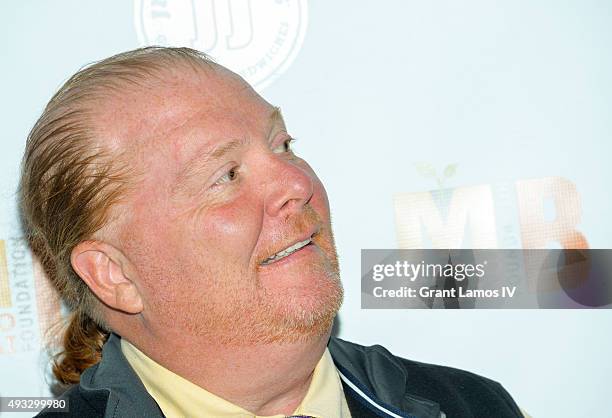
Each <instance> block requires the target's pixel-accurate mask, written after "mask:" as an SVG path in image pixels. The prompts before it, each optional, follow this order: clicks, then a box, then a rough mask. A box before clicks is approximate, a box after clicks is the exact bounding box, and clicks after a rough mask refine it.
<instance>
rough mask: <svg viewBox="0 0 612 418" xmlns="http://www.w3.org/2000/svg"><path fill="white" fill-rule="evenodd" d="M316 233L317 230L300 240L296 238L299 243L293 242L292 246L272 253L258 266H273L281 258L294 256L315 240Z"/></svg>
mask: <svg viewBox="0 0 612 418" xmlns="http://www.w3.org/2000/svg"><path fill="white" fill-rule="evenodd" d="M317 233H318V228H317V229H315V230H313V231H312V233H310V234H307V235H302V237H301V238H298V240H299V241H294V242H293V243H292V244H290V245H288V246H284V247H281V250H280V251H276V252H274V253H273V254H272V255H270V256H269V257H268V258H266V259H264V260H263V261H261V262H260V265H262V266H267V265H269V264H273V263H275V262H277V261H279V260H282V259H283V258H286V257H288V256H290V255H291V254H294V253H295V252H297V251H299V250H301V249H302V248H304V247H306V246H307V245H310V244H311V243H312V242H313V239H314V238H315V235H316V234H317Z"/></svg>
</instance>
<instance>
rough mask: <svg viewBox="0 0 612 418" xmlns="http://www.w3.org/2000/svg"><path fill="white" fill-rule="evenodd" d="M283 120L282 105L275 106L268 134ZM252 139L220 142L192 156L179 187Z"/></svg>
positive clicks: (181, 175)
mask: <svg viewBox="0 0 612 418" xmlns="http://www.w3.org/2000/svg"><path fill="white" fill-rule="evenodd" d="M282 121H283V116H282V113H281V110H280V107H274V109H273V110H272V112H271V113H270V116H269V122H268V123H269V125H270V131H269V132H268V136H270V135H271V134H272V130H273V129H274V126H276V125H277V124H278V123H279V122H282ZM249 142H250V141H249V140H248V139H247V138H242V139H232V140H230V141H228V142H225V143H223V144H219V145H217V146H216V147H214V148H213V149H211V150H209V151H207V152H205V153H204V154H197V155H195V156H194V157H192V158H190V159H189V160H188V161H187V162H186V163H185V167H184V168H183V169H181V170H180V172H179V174H178V176H177V181H176V184H177V188H178V189H180V188H182V185H183V184H184V183H185V181H187V180H188V179H189V178H191V177H192V176H194V175H195V174H198V172H200V171H202V170H203V169H204V167H206V166H207V165H208V164H209V163H211V162H213V161H216V160H219V159H221V158H222V157H223V156H225V155H226V154H228V153H229V152H231V151H233V150H235V149H238V148H240V147H242V146H244V145H246V144H247V143H249Z"/></svg>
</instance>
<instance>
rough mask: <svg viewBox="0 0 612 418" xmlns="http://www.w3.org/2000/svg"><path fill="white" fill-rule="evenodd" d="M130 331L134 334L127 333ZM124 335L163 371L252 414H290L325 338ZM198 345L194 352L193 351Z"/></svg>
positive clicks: (308, 381)
mask: <svg viewBox="0 0 612 418" xmlns="http://www.w3.org/2000/svg"><path fill="white" fill-rule="evenodd" d="M132 335H134V334H132ZM136 335H140V336H139V338H129V337H127V334H126V338H127V339H128V340H129V341H130V342H131V343H132V344H134V345H135V346H136V347H137V348H139V349H140V350H141V351H142V352H143V353H146V354H147V356H149V357H150V358H152V359H153V360H155V361H156V362H157V363H159V364H161V365H162V366H164V367H165V368H167V369H168V370H171V371H172V372H174V373H176V374H178V375H179V376H182V377H183V378H185V379H187V380H189V381H191V382H192V383H194V384H196V385H198V386H200V387H202V388H204V389H206V390H207V391H209V392H211V393H213V394H215V395H217V396H219V397H221V398H223V399H225V400H227V401H229V402H231V403H233V404H235V405H238V406H240V407H242V408H244V409H246V410H247V411H250V412H252V413H254V414H256V415H275V414H284V415H291V414H292V413H293V411H295V409H296V408H297V407H298V405H299V404H300V402H301V401H302V400H303V399H304V397H305V396H306V392H307V391H308V387H309V386H310V382H311V380H312V374H313V370H314V368H315V366H316V365H317V363H318V362H319V360H320V359H321V356H322V355H323V353H324V351H325V347H326V345H327V341H328V339H329V335H330V332H328V333H326V334H325V335H317V336H312V337H310V338H308V339H306V340H304V339H300V341H297V342H277V343H269V344H268V343H266V344H250V345H247V344H245V345H237V344H236V345H226V344H218V343H215V342H211V339H210V338H209V337H202V338H193V337H192V336H189V337H186V336H185V335H177V334H172V335H169V334H165V335H164V336H163V337H162V338H160V337H155V338H153V336H152V335H150V334H148V333H147V334H138V333H137V334H136ZM194 347H197V351H194Z"/></svg>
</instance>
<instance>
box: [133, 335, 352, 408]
mask: <svg viewBox="0 0 612 418" xmlns="http://www.w3.org/2000/svg"><path fill="white" fill-rule="evenodd" d="M121 351H122V352H123V354H124V355H125V357H126V358H127V360H128V362H129V363H130V365H131V366H132V368H133V369H134V371H135V372H136V374H137V375H138V377H140V380H142V383H143V384H144V386H145V388H146V389H147V391H148V392H149V394H150V395H151V396H152V397H153V399H155V401H156V402H157V404H158V405H159V407H160V408H161V410H162V412H163V413H164V415H165V416H167V417H168V418H178V417H181V418H182V417H215V418H284V417H285V415H272V416H265V417H263V416H258V415H255V414H253V413H251V412H249V411H247V410H245V409H243V408H241V407H239V406H238V405H234V404H233V403H231V402H229V401H226V400H225V399H223V398H220V397H219V396H216V395H214V394H212V393H210V392H208V391H207V390H205V389H203V388H201V387H200V386H198V385H196V384H194V383H191V382H190V381H188V380H187V379H185V378H183V377H181V376H179V375H177V374H176V373H174V372H171V371H170V370H168V369H166V368H165V367H163V366H162V365H160V364H159V363H157V362H155V361H154V360H152V359H151V358H149V357H148V356H147V355H146V354H144V353H143V352H142V351H140V350H138V349H137V348H136V347H134V346H133V345H132V344H130V342H129V341H127V340H125V339H121ZM293 414H294V415H310V416H314V417H317V418H330V417H338V418H351V414H350V411H349V408H348V404H347V403H346V398H345V397H344V391H343V390H342V383H341V382H340V376H338V371H337V370H336V366H335V365H334V362H333V360H332V358H331V355H330V353H329V350H328V349H327V348H326V349H325V352H324V353H323V356H322V357H321V360H319V363H318V364H317V366H316V367H315V369H314V373H313V376H312V381H311V383H310V387H309V388H308V392H307V393H306V396H305V397H304V399H303V400H302V403H301V404H300V405H299V406H298V407H297V409H296V410H295V411H294V412H293Z"/></svg>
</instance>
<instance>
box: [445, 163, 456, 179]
mask: <svg viewBox="0 0 612 418" xmlns="http://www.w3.org/2000/svg"><path fill="white" fill-rule="evenodd" d="M456 172H457V164H449V165H447V166H446V168H445V169H444V177H445V178H449V177H452V176H454V175H455V173H456Z"/></svg>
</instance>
